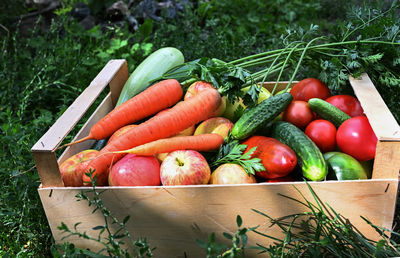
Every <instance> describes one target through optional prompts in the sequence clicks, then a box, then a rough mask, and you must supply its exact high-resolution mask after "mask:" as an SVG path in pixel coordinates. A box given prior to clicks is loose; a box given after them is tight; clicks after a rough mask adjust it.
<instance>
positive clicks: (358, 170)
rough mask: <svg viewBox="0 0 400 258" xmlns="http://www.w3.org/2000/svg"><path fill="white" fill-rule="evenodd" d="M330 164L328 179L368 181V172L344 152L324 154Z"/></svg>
mask: <svg viewBox="0 0 400 258" xmlns="http://www.w3.org/2000/svg"><path fill="white" fill-rule="evenodd" d="M324 157H325V159H326V163H327V164H328V169H329V173H328V177H327V178H328V179H333V180H357V179H368V178H369V176H368V175H369V174H370V173H368V171H366V170H365V169H364V167H363V166H362V164H361V163H360V162H358V161H357V160H356V159H355V158H353V157H352V156H350V155H348V154H346V153H342V152H337V151H333V152H327V153H325V154H324Z"/></svg>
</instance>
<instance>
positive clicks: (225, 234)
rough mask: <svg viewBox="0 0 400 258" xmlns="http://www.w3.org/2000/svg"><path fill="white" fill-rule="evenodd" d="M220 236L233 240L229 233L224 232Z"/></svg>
mask: <svg viewBox="0 0 400 258" xmlns="http://www.w3.org/2000/svg"><path fill="white" fill-rule="evenodd" d="M222 235H224V237H226V238H228V239H230V240H232V239H233V236H232V235H231V234H229V233H226V232H224V233H222Z"/></svg>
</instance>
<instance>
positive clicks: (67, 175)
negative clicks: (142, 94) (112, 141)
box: [60, 150, 99, 187]
mask: <svg viewBox="0 0 400 258" xmlns="http://www.w3.org/2000/svg"><path fill="white" fill-rule="evenodd" d="M98 153H99V151H97V150H84V151H81V152H79V153H77V154H75V155H73V156H71V157H69V158H68V159H66V160H65V161H64V162H63V163H61V165H60V173H61V177H62V180H63V182H64V186H76V187H79V186H83V181H82V175H83V173H85V172H86V171H84V169H85V166H84V164H85V161H87V160H88V159H91V158H94V157H96V156H97V155H98Z"/></svg>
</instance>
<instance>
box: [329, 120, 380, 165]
mask: <svg viewBox="0 0 400 258" xmlns="http://www.w3.org/2000/svg"><path fill="white" fill-rule="evenodd" d="M336 141H337V145H338V146H339V148H340V149H341V150H342V151H343V152H344V153H347V154H349V155H350V156H352V157H354V158H355V159H357V160H359V161H367V160H371V159H373V158H374V157H375V151H376V143H377V141H378V139H377V138H376V135H375V133H374V131H373V130H372V127H371V125H370V124H369V122H368V118H367V117H366V116H356V117H352V118H350V119H348V120H346V121H344V122H343V124H341V125H340V127H339V129H338V130H337V133H336Z"/></svg>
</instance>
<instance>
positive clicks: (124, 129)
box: [108, 125, 137, 143]
mask: <svg viewBox="0 0 400 258" xmlns="http://www.w3.org/2000/svg"><path fill="white" fill-rule="evenodd" d="M136 126H137V125H125V126H123V127H121V128H119V129H118V130H117V131H115V132H114V133H113V134H112V135H111V137H110V139H109V140H108V143H110V142H112V141H113V140H115V139H116V138H118V137H119V136H121V135H124V134H125V133H126V132H127V131H129V130H130V129H132V128H135V127H136Z"/></svg>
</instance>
